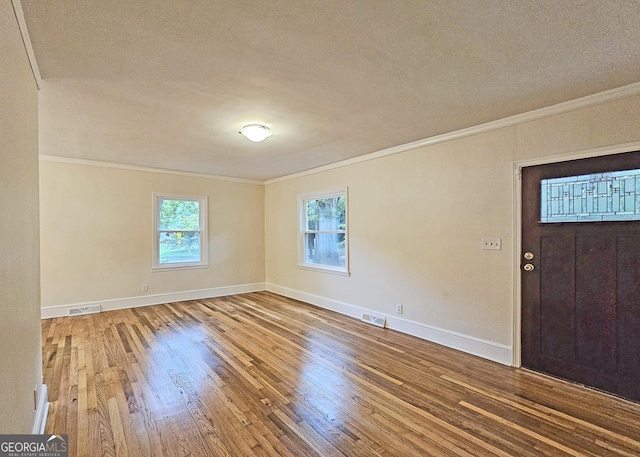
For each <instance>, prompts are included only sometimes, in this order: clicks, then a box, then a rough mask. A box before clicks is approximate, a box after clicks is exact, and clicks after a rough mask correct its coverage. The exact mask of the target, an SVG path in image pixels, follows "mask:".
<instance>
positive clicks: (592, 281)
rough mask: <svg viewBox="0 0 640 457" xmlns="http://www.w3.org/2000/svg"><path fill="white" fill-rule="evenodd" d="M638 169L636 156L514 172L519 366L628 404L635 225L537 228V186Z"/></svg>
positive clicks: (638, 350)
mask: <svg viewBox="0 0 640 457" xmlns="http://www.w3.org/2000/svg"><path fill="white" fill-rule="evenodd" d="M638 168H640V152H632V153H626V154H616V155H612V156H605V157H598V158H593V159H584V160H574V161H569V162H561V163H556V164H547V165H540V166H534V167H525V168H523V169H522V195H523V197H522V253H521V254H522V256H521V267H522V269H523V271H522V366H523V367H526V368H530V369H532V370H536V371H540V372H544V373H548V374H551V375H553V376H557V377H561V378H564V379H568V380H571V381H575V382H578V383H581V384H585V385H589V386H592V387H595V388H597V389H601V390H605V391H607V392H611V393H613V394H616V395H620V396H622V397H625V398H629V399H632V400H635V401H640V221H612V222H564V223H541V222H540V220H541V211H540V208H541V204H542V203H541V190H540V183H541V180H543V179H550V178H557V177H568V176H579V175H586V174H591V173H600V172H610V171H618V170H631V169H638ZM627 187H628V186H627ZM638 187H640V185H638ZM627 190H629V189H627ZM636 191H640V188H638V189H636ZM572 192H573V190H572ZM567 198H568V197H567ZM544 204H545V205H546V203H544ZM636 204H637V203H636ZM527 253H528V254H527ZM525 254H527V255H526V257H532V258H531V259H530V260H527V258H526V257H525ZM525 265H527V266H526V269H525Z"/></svg>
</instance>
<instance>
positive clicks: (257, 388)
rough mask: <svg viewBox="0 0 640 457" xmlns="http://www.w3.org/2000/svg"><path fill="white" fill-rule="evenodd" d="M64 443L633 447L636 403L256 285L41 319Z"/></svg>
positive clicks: (239, 447)
mask: <svg viewBox="0 0 640 457" xmlns="http://www.w3.org/2000/svg"><path fill="white" fill-rule="evenodd" d="M42 330H43V345H44V347H43V350H44V358H43V364H44V382H45V384H47V385H48V386H49V389H50V390H49V401H50V402H51V408H50V412H49V418H48V422H47V427H46V432H47V433H55V434H61V433H67V434H68V435H69V442H70V443H69V444H70V453H69V455H70V456H74V455H77V456H100V455H104V456H115V455H117V456H145V457H146V456H280V455H281V456H322V457H324V456H342V455H346V456H367V457H370V456H394V457H395V456H403V457H404V456H428V455H437V456H503V457H506V456H541V455H554V456H555V455H573V456H582V455H589V456H603V455H622V456H638V455H640V427H639V425H640V405H638V404H634V403H631V402H626V401H624V400H621V399H618V398H615V397H612V396H608V395H604V394H601V393H598V392H595V391H592V390H589V389H586V388H583V387H580V386H575V385H571V384H568V383H565V382H562V381H558V380H555V379H551V378H548V377H545V376H541V375H538V374H535V373H531V372H527V371H525V370H519V369H513V368H509V367H505V366H502V365H499V364H496V363H493V362H489V361H486V360H483V359H480V358H477V357H473V356H470V355H467V354H463V353H460V352H457V351H454V350H451V349H447V348H444V347H441V346H438V345H435V344H432V343H429V342H426V341H423V340H420V339H417V338H414V337H411V336H407V335H403V334H401V333H397V332H394V331H391V330H385V329H380V328H377V327H373V326H370V325H367V324H363V323H361V322H359V321H358V320H355V319H351V318H348V317H345V316H341V315H339V314H335V313H332V312H329V311H325V310H322V309H319V308H316V307H313V306H310V305H307V304H303V303H301V302H297V301H295V300H290V299H287V298H283V297H281V296H278V295H275V294H272V293H268V292H258V293H251V294H244V295H236V296H231V297H223V298H213V299H206V300H194V301H188V302H179V303H171V304H167V305H158V306H150V307H145V308H135V309H128V310H122V311H110V312H104V313H101V314H94V315H89V316H81V317H64V318H56V319H48V320H44V321H43V324H42Z"/></svg>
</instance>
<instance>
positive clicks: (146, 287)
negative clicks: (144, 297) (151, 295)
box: [142, 284, 149, 292]
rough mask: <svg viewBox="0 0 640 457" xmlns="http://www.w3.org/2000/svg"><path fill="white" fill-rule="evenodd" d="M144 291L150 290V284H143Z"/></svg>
mask: <svg viewBox="0 0 640 457" xmlns="http://www.w3.org/2000/svg"><path fill="white" fill-rule="evenodd" d="M142 291H143V292H149V286H148V285H146V284H143V285H142Z"/></svg>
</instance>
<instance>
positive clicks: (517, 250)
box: [511, 141, 640, 368]
mask: <svg viewBox="0 0 640 457" xmlns="http://www.w3.org/2000/svg"><path fill="white" fill-rule="evenodd" d="M638 150H640V141H634V142H630V143H623V144H617V145H613V146H602V147H597V148H590V149H582V150H577V151H570V152H563V153H560V154H554V155H548V156H542V157H534V158H528V159H522V160H515V161H514V162H513V209H514V211H513V239H514V243H513V271H514V274H513V281H514V283H513V342H512V345H511V348H512V363H511V364H512V366H514V367H516V368H520V367H521V366H522V340H521V338H522V297H521V293H522V289H521V285H522V270H521V269H520V264H521V252H522V174H521V172H522V169H523V168H525V167H532V166H536V165H546V164H550V163H559V162H567V161H569V160H577V159H590V158H593V157H600V156H606V155H613V154H622V153H625V152H632V151H638Z"/></svg>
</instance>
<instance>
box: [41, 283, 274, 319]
mask: <svg viewBox="0 0 640 457" xmlns="http://www.w3.org/2000/svg"><path fill="white" fill-rule="evenodd" d="M261 290H265V283H263V282H259V283H254V284H240V285H237V286H225V287H214V288H210V289H199V290H187V291H184V292H172V293H168V294H155V295H141V296H139V297H127V298H116V299H111V300H102V301H94V302H85V303H71V304H68V305H59V306H48V307H45V308H42V310H41V317H42V319H50V318H52V317H64V316H68V315H69V308H76V307H88V306H94V305H100V310H101V311H112V310H116V309H126V308H137V307H140V306H150V305H161V304H163V303H172V302H176V301H186V300H198V299H201V298H212V297H224V296H226V295H235V294H245V293H248V292H259V291H261Z"/></svg>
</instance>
